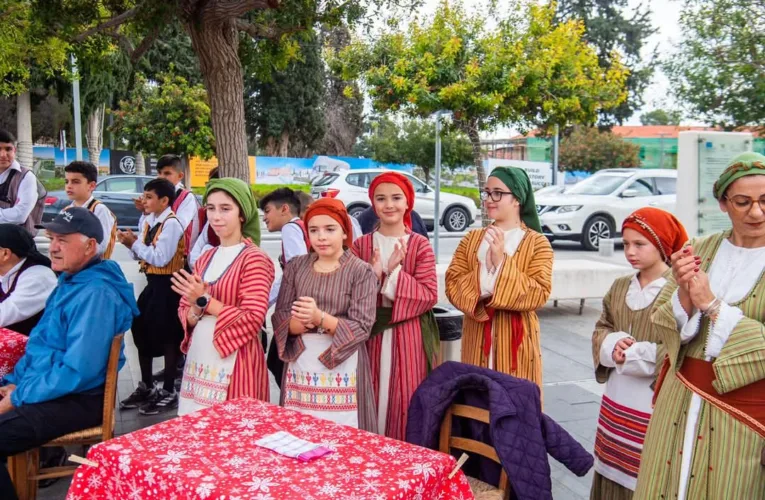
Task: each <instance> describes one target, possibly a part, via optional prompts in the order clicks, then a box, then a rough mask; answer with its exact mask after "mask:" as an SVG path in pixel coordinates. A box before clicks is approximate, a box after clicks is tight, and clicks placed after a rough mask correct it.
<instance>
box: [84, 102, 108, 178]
mask: <svg viewBox="0 0 765 500" xmlns="http://www.w3.org/2000/svg"><path fill="white" fill-rule="evenodd" d="M105 111H106V104H102V105H100V106H99V107H98V108H96V109H95V110H93V111H92V112H91V113H90V115H88V123H87V131H86V134H85V139H86V140H87V141H88V158H89V160H90V163H92V164H93V165H95V166H96V169H98V167H99V165H100V159H101V150H102V149H103V145H104V112H105Z"/></svg>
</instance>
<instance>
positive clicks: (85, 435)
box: [8, 334, 124, 500]
mask: <svg viewBox="0 0 765 500" xmlns="http://www.w3.org/2000/svg"><path fill="white" fill-rule="evenodd" d="M123 337H124V334H120V335H117V336H116V337H114V340H112V346H111V349H110V350H109V361H108V363H107V365H106V382H105V384H104V413H103V421H102V424H101V425H99V426H97V427H91V428H90V429H85V430H82V431H78V432H72V433H70V434H66V435H64V436H61V437H59V438H56V439H54V440H53V441H50V442H48V443H45V444H44V445H43V447H54V446H88V445H93V444H97V443H100V442H102V441H108V440H109V439H111V438H112V437H114V406H115V403H116V400H117V371H118V370H117V368H118V367H119V360H120V347H121V346H122V338H123ZM76 469H77V465H65V466H61V467H47V468H43V469H41V468H40V449H39V448H35V449H34V450H29V451H27V452H25V453H19V454H18V455H15V456H12V457H8V472H9V473H10V475H11V479H12V480H13V484H14V486H15V487H16V493H17V495H18V497H19V500H35V499H36V498H37V482H38V481H41V480H43V479H53V478H59V477H64V476H71V475H74V471H75V470H76Z"/></svg>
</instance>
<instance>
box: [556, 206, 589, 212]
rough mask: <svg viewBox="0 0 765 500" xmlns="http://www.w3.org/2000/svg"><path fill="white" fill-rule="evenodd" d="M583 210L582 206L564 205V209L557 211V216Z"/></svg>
mask: <svg viewBox="0 0 765 500" xmlns="http://www.w3.org/2000/svg"><path fill="white" fill-rule="evenodd" d="M580 208H582V205H563V206H562V207H558V209H557V210H556V211H555V213H556V214H567V213H569V212H576V211H577V210H579V209H580Z"/></svg>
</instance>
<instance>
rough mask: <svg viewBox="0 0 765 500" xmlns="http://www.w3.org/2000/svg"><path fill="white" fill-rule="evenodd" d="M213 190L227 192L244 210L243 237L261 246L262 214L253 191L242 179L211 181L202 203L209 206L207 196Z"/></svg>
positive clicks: (228, 178) (226, 178)
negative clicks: (259, 211)
mask: <svg viewBox="0 0 765 500" xmlns="http://www.w3.org/2000/svg"><path fill="white" fill-rule="evenodd" d="M212 190H221V191H225V192H227V193H228V194H229V195H231V197H232V198H234V199H235V200H236V202H237V204H238V205H239V206H240V207H241V208H242V216H243V217H244V225H243V226H242V235H243V236H244V237H245V238H249V239H251V240H252V242H253V243H255V244H256V245H260V214H259V213H258V204H257V203H256V202H255V197H254V196H252V190H251V189H250V186H248V185H247V183H246V182H244V181H243V180H241V179H235V178H232V177H224V178H223V179H211V180H210V181H209V182H208V183H207V190H206V191H205V196H204V198H203V200H202V203H204V204H207V196H208V195H209V194H210V191H212Z"/></svg>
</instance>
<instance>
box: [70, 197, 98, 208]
mask: <svg viewBox="0 0 765 500" xmlns="http://www.w3.org/2000/svg"><path fill="white" fill-rule="evenodd" d="M91 201H93V197H92V196H91V197H90V198H88V201H86V202H85V203H83V204H82V205H79V206H80V207H85V208H87V207H88V205H90V202H91ZM69 206H70V207H76V206H78V205H76V204H75V202H72V204H71V205H69Z"/></svg>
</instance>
